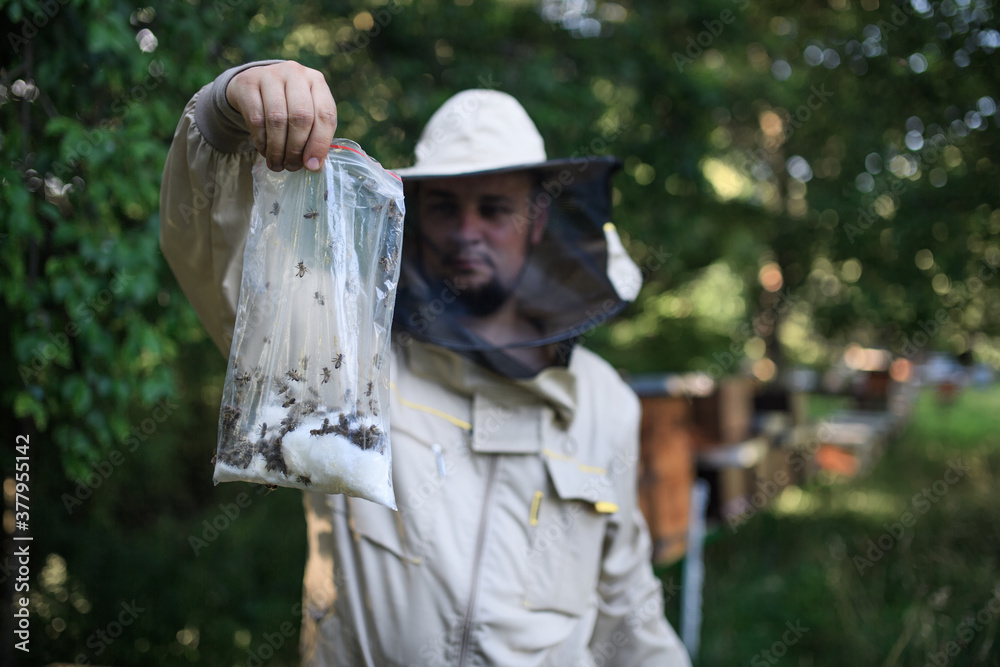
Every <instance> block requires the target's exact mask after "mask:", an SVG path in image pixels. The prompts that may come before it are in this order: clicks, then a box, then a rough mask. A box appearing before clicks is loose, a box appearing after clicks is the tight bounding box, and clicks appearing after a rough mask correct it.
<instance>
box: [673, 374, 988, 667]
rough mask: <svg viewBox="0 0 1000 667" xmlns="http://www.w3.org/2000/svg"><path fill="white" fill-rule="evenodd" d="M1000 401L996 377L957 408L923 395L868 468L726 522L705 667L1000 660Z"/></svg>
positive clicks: (715, 544)
mask: <svg viewBox="0 0 1000 667" xmlns="http://www.w3.org/2000/svg"><path fill="white" fill-rule="evenodd" d="M998 408H1000V388H997V387H993V388H991V389H989V390H985V391H977V390H969V391H966V392H964V393H963V394H962V395H961V396H960V397H959V398H958V400H957V402H956V403H955V404H954V405H952V406H950V407H944V406H941V405H939V404H938V403H937V402H936V400H935V397H934V395H933V394H931V393H929V392H925V393H924V394H922V395H921V396H920V398H919V400H918V403H917V405H916V406H915V411H914V414H913V418H912V420H911V422H910V424H909V426H908V428H907V429H906V431H905V432H904V433H903V434H902V436H901V437H899V438H897V439H896V440H895V441H894V442H892V443H891V444H890V445H889V447H888V448H887V450H886V452H885V454H884V455H883V457H882V459H881V460H880V461H879V462H878V463H877V464H876V466H875V468H874V469H873V470H872V471H871V473H870V474H868V475H867V476H865V477H862V478H857V479H852V480H848V481H843V480H841V481H832V480H826V481H820V480H819V479H817V480H815V481H813V482H812V483H810V484H809V485H807V486H806V487H805V488H802V489H799V488H795V487H792V488H789V489H787V490H786V491H785V492H784V493H783V494H782V495H781V496H780V497H779V498H778V499H777V500H776V502H774V503H773V504H772V506H771V507H770V508H769V509H768V510H767V511H764V512H761V513H760V514H758V515H757V516H756V517H754V518H753V519H751V520H750V521H749V522H748V523H747V524H745V525H743V526H740V527H738V528H737V530H736V532H735V533H733V531H731V530H730V529H728V528H726V527H722V528H721V529H720V530H722V531H723V535H722V536H721V539H717V540H714V541H710V542H709V544H708V545H707V546H706V549H705V570H706V572H705V590H704V620H703V625H702V650H701V655H700V660H699V662H698V664H699V665H701V666H709V665H713V666H714V665H726V666H727V667H728V666H731V665H751V666H752V667H756V666H757V665H778V664H783V665H799V666H806V665H809V666H813V665H815V666H820V665H876V666H884V667H891V666H906V665H913V666H919V667H923V666H924V665H945V664H947V665H1000V637H998V634H1000V567H998V566H1000V562H998V561H1000V409H998ZM904 524H905V525H904ZM664 574H665V575H666V576H668V577H669V576H673V577H675V579H676V580H679V578H680V575H679V571H678V570H671V571H668V572H666V573H664ZM991 600H992V602H991ZM668 616H670V617H671V618H672V619H675V618H676V617H677V600H673V601H671V604H670V605H669V607H668ZM790 627H795V628H797V629H798V630H797V631H791V630H790ZM949 650H950V651H951V652H952V653H953V654H954V655H949V654H948V651H949Z"/></svg>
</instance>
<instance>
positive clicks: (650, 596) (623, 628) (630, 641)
mask: <svg viewBox="0 0 1000 667" xmlns="http://www.w3.org/2000/svg"><path fill="white" fill-rule="evenodd" d="M623 389H624V391H626V392H627V396H628V398H627V399H626V400H627V402H626V403H625V405H626V406H627V409H623V410H622V411H621V412H620V414H621V416H622V417H623V418H624V423H625V424H627V426H626V427H625V428H624V429H623V430H622V433H623V434H624V436H625V437H624V438H623V439H622V440H623V441H622V442H621V443H618V445H619V446H618V448H617V449H616V457H615V460H614V462H613V464H612V466H611V469H610V472H611V474H612V475H613V479H614V484H615V486H616V487H617V492H618V498H619V509H618V512H617V513H616V514H615V515H614V516H613V518H612V520H611V523H610V524H609V528H608V533H607V537H606V538H605V549H604V558H603V562H602V565H601V575H600V580H599V583H598V594H599V596H600V607H599V611H598V617H597V623H596V625H595V627H594V634H593V639H592V640H591V643H590V650H591V653H592V654H593V655H594V657H595V659H597V656H603V657H604V659H605V660H606V662H605V663H602V664H608V665H623V666H624V665H628V666H629V667H633V666H639V665H641V666H643V667H646V666H648V667H653V666H656V667H690V665H691V660H690V658H689V657H688V653H687V650H686V649H685V648H684V645H683V644H682V643H681V641H680V639H679V638H678V637H677V634H676V633H675V632H674V630H673V628H671V627H670V624H669V623H668V622H667V619H666V617H665V616H664V610H663V602H664V601H663V593H662V589H661V585H660V581H659V580H658V579H657V578H656V576H655V575H654V574H653V567H652V552H653V546H652V541H651V540H650V537H649V530H648V529H647V527H646V521H645V519H644V518H643V516H642V512H641V511H640V509H639V502H638V475H637V474H636V473H637V470H636V466H637V465H638V461H639V424H640V422H639V417H640V408H639V401H638V398H637V397H636V396H635V394H634V393H632V391H631V389H629V388H627V387H623ZM623 407H624V406H623ZM671 594H673V591H671Z"/></svg>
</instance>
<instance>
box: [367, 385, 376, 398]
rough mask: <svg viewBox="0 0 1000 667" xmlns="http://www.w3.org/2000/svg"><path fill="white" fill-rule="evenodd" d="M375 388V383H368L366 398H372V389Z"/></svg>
mask: <svg viewBox="0 0 1000 667" xmlns="http://www.w3.org/2000/svg"><path fill="white" fill-rule="evenodd" d="M374 386H375V383H374V382H369V383H368V390H367V391H365V396H367V397H369V398H371V395H372V387H374Z"/></svg>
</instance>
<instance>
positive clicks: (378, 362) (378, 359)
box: [372, 354, 382, 368]
mask: <svg viewBox="0 0 1000 667" xmlns="http://www.w3.org/2000/svg"><path fill="white" fill-rule="evenodd" d="M372 363H373V364H375V368H381V367H382V357H381V356H379V355H378V354H376V355H375V356H374V357H372Z"/></svg>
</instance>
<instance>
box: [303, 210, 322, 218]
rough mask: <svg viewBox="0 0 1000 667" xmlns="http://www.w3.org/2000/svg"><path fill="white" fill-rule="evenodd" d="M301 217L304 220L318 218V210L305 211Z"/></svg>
mask: <svg viewBox="0 0 1000 667" xmlns="http://www.w3.org/2000/svg"><path fill="white" fill-rule="evenodd" d="M302 217H303V218H305V219H306V220H312V219H313V218H318V217H319V211H309V212H308V213H306V214H305V215H304V216H302Z"/></svg>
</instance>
